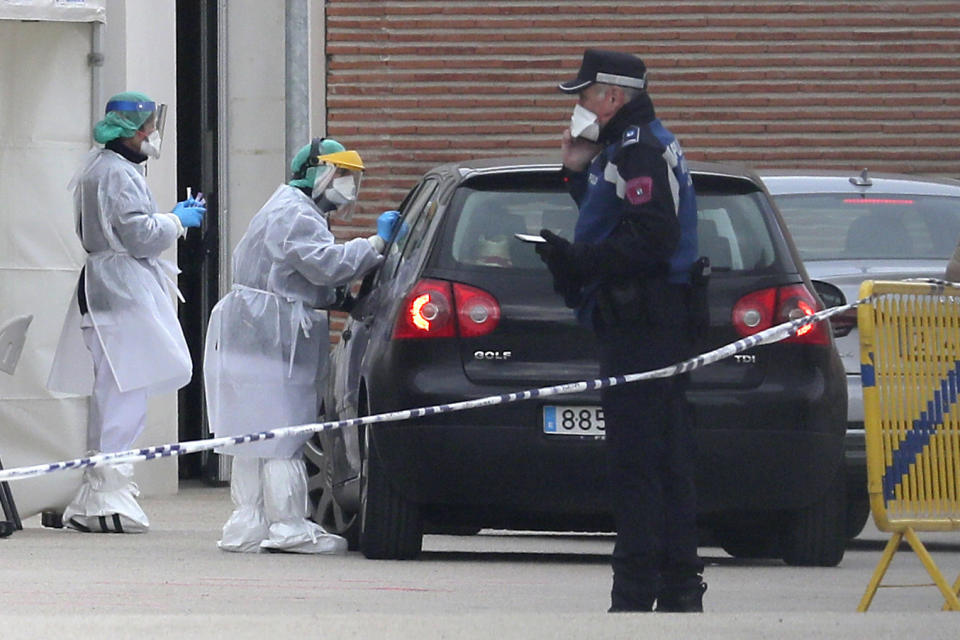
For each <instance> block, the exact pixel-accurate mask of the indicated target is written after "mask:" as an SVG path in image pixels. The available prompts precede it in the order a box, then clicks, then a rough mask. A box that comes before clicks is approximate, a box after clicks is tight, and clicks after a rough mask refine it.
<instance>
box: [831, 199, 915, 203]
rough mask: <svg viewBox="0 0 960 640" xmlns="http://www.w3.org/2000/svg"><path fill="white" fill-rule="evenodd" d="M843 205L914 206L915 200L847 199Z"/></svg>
mask: <svg viewBox="0 0 960 640" xmlns="http://www.w3.org/2000/svg"><path fill="white" fill-rule="evenodd" d="M843 204H913V200H903V199H897V198H845V199H844V200H843Z"/></svg>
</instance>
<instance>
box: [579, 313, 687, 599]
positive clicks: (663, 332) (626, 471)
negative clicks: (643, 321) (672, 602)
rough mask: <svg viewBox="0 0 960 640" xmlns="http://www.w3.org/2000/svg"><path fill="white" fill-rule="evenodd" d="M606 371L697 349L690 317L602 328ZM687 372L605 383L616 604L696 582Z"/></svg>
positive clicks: (677, 357) (623, 370)
mask: <svg viewBox="0 0 960 640" xmlns="http://www.w3.org/2000/svg"><path fill="white" fill-rule="evenodd" d="M597 335H598V342H599V345H600V367H601V374H602V375H603V376H614V375H622V374H627V373H637V372H642V371H647V370H651V369H658V368H660V367H663V366H667V365H670V364H674V363H676V362H679V361H681V360H683V359H684V358H686V357H688V356H689V355H690V353H689V346H688V344H689V339H688V336H689V332H688V330H687V328H686V323H685V322H682V321H680V322H677V323H675V324H671V325H670V326H636V325H634V326H615V327H608V328H604V329H601V330H598V332H597ZM685 387H686V377H685V376H682V377H671V378H661V379H657V380H652V381H649V382H636V383H631V384H626V385H620V386H616V387H612V388H608V389H605V390H604V391H603V395H602V403H603V411H604V420H605V423H606V451H607V463H608V477H609V482H610V495H611V497H612V507H613V513H614V519H615V522H616V527H617V541H616V546H615V547H614V551H613V561H612V564H613V589H612V591H611V602H612V606H611V609H612V610H650V609H651V608H652V606H653V602H654V600H655V599H656V598H657V597H658V595H659V594H662V593H663V592H664V591H671V590H673V591H677V590H681V591H682V590H685V589H691V588H696V587H697V586H698V585H699V584H700V581H701V577H700V574H701V573H702V572H703V562H702V561H701V560H700V558H699V556H698V555H697V524H696V492H695V488H694V454H695V444H694V439H693V432H692V425H691V422H690V416H689V409H688V407H687V402H686V398H685V395H684V390H685Z"/></svg>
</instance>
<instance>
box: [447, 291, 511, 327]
mask: <svg viewBox="0 0 960 640" xmlns="http://www.w3.org/2000/svg"><path fill="white" fill-rule="evenodd" d="M453 298H454V300H455V301H456V305H457V321H458V325H459V327H460V336H461V337H463V338H475V337H477V336H485V335H487V334H488V333H490V332H491V331H493V330H494V329H496V327H497V323H499V322H500V305H499V304H497V300H496V298H494V297H493V296H492V295H490V294H489V293H487V292H486V291H483V290H482V289H477V288H476V287H471V286H468V285H465V284H460V283H459V282H454V283H453Z"/></svg>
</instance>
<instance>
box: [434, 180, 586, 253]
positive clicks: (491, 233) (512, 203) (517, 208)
mask: <svg viewBox="0 0 960 640" xmlns="http://www.w3.org/2000/svg"><path fill="white" fill-rule="evenodd" d="M466 193H467V195H466V197H465V198H463V199H462V200H461V201H460V203H461V204H460V215H459V217H458V220H457V227H456V231H455V232H454V235H453V244H452V247H451V254H452V257H453V259H454V260H455V261H456V262H457V263H459V264H464V265H471V266H483V267H493V268H504V267H513V268H518V269H540V268H543V263H542V262H541V261H540V259H539V258H538V257H537V254H536V252H535V251H534V249H533V246H532V245H530V244H528V243H524V242H521V241H520V240H517V239H516V238H515V237H514V234H515V233H529V234H539V233H540V230H541V229H550V230H552V231H554V232H555V233H557V234H558V235H561V236H564V237H566V238H572V237H573V228H574V225H575V224H576V221H577V208H576V204H575V203H574V202H573V200H572V199H571V198H570V196H569V195H568V194H567V193H566V192H561V191H521V190H513V189H510V190H504V191H488V190H472V189H471V190H466Z"/></svg>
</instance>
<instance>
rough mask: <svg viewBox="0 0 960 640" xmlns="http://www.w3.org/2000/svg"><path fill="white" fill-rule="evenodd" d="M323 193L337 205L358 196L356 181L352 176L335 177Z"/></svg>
mask: <svg viewBox="0 0 960 640" xmlns="http://www.w3.org/2000/svg"><path fill="white" fill-rule="evenodd" d="M323 195H324V196H325V197H326V198H327V200H329V201H330V202H332V203H333V204H335V205H337V206H340V205H343V204H346V203H348V202H352V201H353V200H355V199H356V197H357V187H356V183H355V182H354V180H353V178H352V177H351V176H344V177H342V178H334V180H333V183H332V184H331V185H330V188H329V189H327V190H326V191H325V192H324V194H323Z"/></svg>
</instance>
